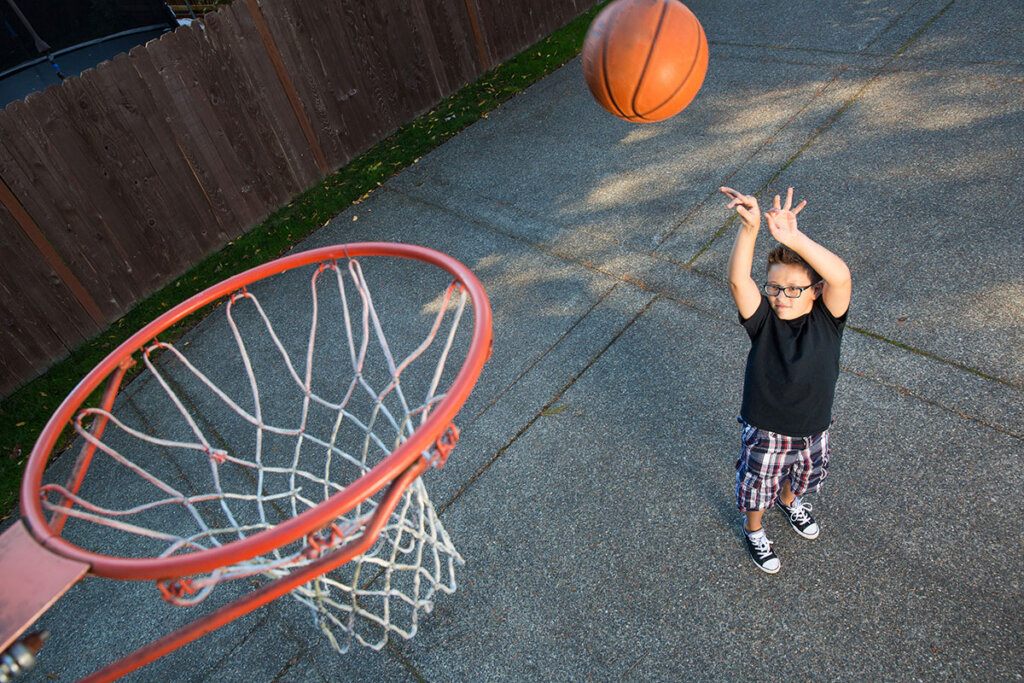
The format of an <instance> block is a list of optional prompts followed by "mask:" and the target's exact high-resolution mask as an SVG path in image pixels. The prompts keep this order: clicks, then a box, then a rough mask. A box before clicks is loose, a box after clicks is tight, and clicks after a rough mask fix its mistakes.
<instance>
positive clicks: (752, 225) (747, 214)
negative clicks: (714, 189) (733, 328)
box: [718, 187, 761, 320]
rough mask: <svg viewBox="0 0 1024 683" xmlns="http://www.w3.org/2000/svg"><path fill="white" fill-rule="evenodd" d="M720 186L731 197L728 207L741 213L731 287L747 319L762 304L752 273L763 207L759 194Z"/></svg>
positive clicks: (732, 263) (733, 297)
mask: <svg viewBox="0 0 1024 683" xmlns="http://www.w3.org/2000/svg"><path fill="white" fill-rule="evenodd" d="M718 189H719V191H720V192H721V193H722V194H724V195H725V196H726V197H728V198H729V199H731V200H732V201H731V202H729V206H728V208H730V209H733V208H735V209H736V213H737V214H739V217H740V229H739V231H738V232H737V233H736V241H735V242H733V245H732V253H731V254H730V255H729V289H730V290H731V291H732V299H733V301H735V302H736V310H738V311H739V314H740V318H742V319H744V320H746V319H747V318H749V317H750V316H752V315H754V313H756V312H757V308H758V306H760V305H761V290H760V289H759V288H758V286H757V283H756V282H754V279H753V278H752V277H750V269H751V268H752V267H753V265H754V243H755V242H757V233H758V231H759V230H760V229H761V210H760V208H759V207H758V205H757V198H756V197H752V196H749V195H745V194H742V193H740V192H737V191H736V190H734V189H732V188H731V187H720V188H718Z"/></svg>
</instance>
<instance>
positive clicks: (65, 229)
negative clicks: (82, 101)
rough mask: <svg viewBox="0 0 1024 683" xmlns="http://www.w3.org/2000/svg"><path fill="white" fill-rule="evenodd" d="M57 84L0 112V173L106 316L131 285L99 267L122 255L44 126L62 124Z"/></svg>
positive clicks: (116, 310)
mask: <svg viewBox="0 0 1024 683" xmlns="http://www.w3.org/2000/svg"><path fill="white" fill-rule="evenodd" d="M61 89H62V86H53V87H51V88H48V89H47V90H46V91H45V92H43V93H41V94H39V95H37V96H36V98H37V99H38V102H37V103H36V105H37V106H35V107H32V108H30V107H29V104H28V103H29V102H31V101H32V100H33V98H32V97H29V98H28V100H27V101H26V102H14V103H12V104H11V105H9V106H8V107H7V108H6V109H5V110H4V111H3V112H2V113H0V137H2V138H3V140H4V145H2V146H0V174H2V175H3V178H4V182H6V183H7V186H8V187H9V188H10V189H11V192H13V193H14V195H15V196H16V197H17V198H18V200H19V201H20V203H21V204H22V206H24V207H25V210H26V211H27V212H28V213H29V215H30V216H32V218H33V220H34V221H35V223H36V225H38V226H39V228H40V230H42V231H43V233H44V235H45V236H46V238H47V239H48V240H49V242H50V244H51V245H53V247H54V249H55V250H56V251H57V253H58V254H59V255H60V257H61V259H62V260H63V261H64V263H66V264H67V265H68V268H70V269H71V271H72V272H73V273H74V275H75V277H77V278H78V280H79V281H80V282H81V283H82V285H83V286H84V287H85V288H86V290H87V291H88V292H89V294H91V295H92V298H93V300H94V301H95V302H96V305H97V306H99V308H100V310H101V311H102V312H103V314H104V315H105V316H107V319H108V320H113V319H115V318H116V317H117V316H118V315H119V314H120V313H122V312H123V311H124V310H126V307H127V306H128V305H130V304H128V303H127V302H128V301H131V300H132V294H131V291H132V284H131V282H129V281H128V280H126V279H124V278H111V277H109V276H107V275H106V274H105V272H104V271H103V265H104V264H106V263H108V262H120V261H123V260H124V259H125V258H126V255H125V253H124V252H123V251H122V250H121V247H120V245H119V244H118V243H117V241H116V240H115V239H114V238H113V236H112V235H111V234H110V231H109V229H108V227H107V226H106V224H104V222H103V220H102V217H101V216H100V215H99V211H98V210H97V209H96V207H95V205H94V204H93V196H92V193H90V192H88V191H87V190H86V188H85V187H82V186H81V185H80V184H79V181H78V179H77V177H75V175H74V173H73V172H72V170H71V167H70V165H69V164H68V163H67V162H66V161H65V159H64V156H63V152H64V150H63V149H61V148H60V144H59V142H56V141H54V140H53V139H51V137H50V136H49V135H48V134H47V129H54V128H60V127H61V126H62V121H63V116H65V113H64V110H63V108H62V107H60V106H59V102H58V99H59V96H58V93H59V92H60V90H61Z"/></svg>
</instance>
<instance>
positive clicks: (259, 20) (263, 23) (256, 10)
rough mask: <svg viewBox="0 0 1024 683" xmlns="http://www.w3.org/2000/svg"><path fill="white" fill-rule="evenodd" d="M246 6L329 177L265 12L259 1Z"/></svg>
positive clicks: (315, 154) (311, 146) (321, 169)
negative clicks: (271, 33) (261, 8)
mask: <svg viewBox="0 0 1024 683" xmlns="http://www.w3.org/2000/svg"><path fill="white" fill-rule="evenodd" d="M246 5H247V6H248V7H249V14H251V15H252V20H253V22H254V23H255V24H256V31H257V32H258V33H259V34H260V38H261V39H262V40H263V47H264V49H265V50H266V51H267V56H268V57H270V63H271V64H273V65H274V71H275V72H276V73H277V78H278V80H279V81H281V87H282V88H283V89H284V93H285V95H287V96H288V102H289V103H291V105H292V112H294V114H295V118H296V119H297V120H298V122H299V127H300V128H302V134H303V135H305V136H306V142H308V143H309V147H310V149H312V150H313V157H314V158H315V159H316V164H317V166H318V167H319V168H320V173H321V174H323V175H327V174H328V173H329V172H330V170H331V169H330V167H329V166H328V165H327V157H326V156H324V151H323V149H322V148H321V147H320V142H319V141H318V140H317V139H316V135H315V134H314V133H313V126H312V124H311V123H310V122H309V117H308V116H306V110H305V109H304V108H303V107H302V102H301V101H300V100H299V93H298V91H297V90H296V89H295V83H293V82H292V77H291V75H290V74H289V73H288V69H287V68H286V67H285V65H284V60H283V59H281V52H280V50H278V49H277V44H276V43H275V42H274V37H273V36H272V35H270V29H269V28H268V27H267V20H266V19H264V17H263V12H262V11H261V10H260V6H259V0H246Z"/></svg>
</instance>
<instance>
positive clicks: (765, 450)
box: [736, 418, 832, 512]
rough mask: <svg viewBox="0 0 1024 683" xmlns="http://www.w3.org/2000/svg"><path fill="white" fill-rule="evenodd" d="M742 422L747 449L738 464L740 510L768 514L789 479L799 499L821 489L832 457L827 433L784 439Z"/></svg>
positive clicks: (738, 502) (737, 492) (780, 435)
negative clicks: (784, 482)
mask: <svg viewBox="0 0 1024 683" xmlns="http://www.w3.org/2000/svg"><path fill="white" fill-rule="evenodd" d="M739 421H740V422H741V423H742V424H743V437H742V439H743V449H742V451H741V454H740V459H739V460H737V461H736V507H738V508H739V509H740V510H741V511H743V512H753V511H756V510H767V509H768V508H770V507H771V506H772V504H773V503H774V502H775V497H776V495H778V493H779V489H780V488H781V486H782V482H783V481H785V480H786V479H788V480H789V486H790V488H791V489H792V490H793V493H795V494H796V495H798V496H802V495H804V494H806V493H815V492H817V491H818V490H819V489H821V482H822V480H824V479H825V477H826V476H828V459H829V456H830V455H831V454H832V451H831V448H830V445H829V434H828V430H827V429H826V430H825V431H823V432H822V433H820V434H815V435H813V436H784V435H782V434H776V433H775V432H770V431H768V430H766V429H758V428H757V427H754V426H751V425H749V424H747V423H746V422H745V421H744V420H743V419H742V418H741V419H740V420H739Z"/></svg>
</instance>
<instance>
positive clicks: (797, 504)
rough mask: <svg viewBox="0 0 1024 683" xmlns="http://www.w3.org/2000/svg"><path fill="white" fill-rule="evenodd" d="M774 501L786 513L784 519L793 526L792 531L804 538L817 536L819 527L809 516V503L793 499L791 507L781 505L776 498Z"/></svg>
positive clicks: (810, 508)
mask: <svg viewBox="0 0 1024 683" xmlns="http://www.w3.org/2000/svg"><path fill="white" fill-rule="evenodd" d="M775 502H776V503H778V504H779V510H781V511H782V512H783V514H785V515H786V519H788V520H789V525H790V526H791V527H793V531H795V532H797V533H798V534H800V535H801V536H803V537H804V538H817V537H818V533H819V531H820V529H818V523H817V522H815V521H814V518H813V517H811V510H812V509H813V508H812V507H811V504H810V503H803V502H801V501H800V499H799V498H794V499H793V507H789V506H788V505H783V503H782V501H781V500H778V499H776V501H775Z"/></svg>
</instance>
